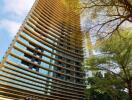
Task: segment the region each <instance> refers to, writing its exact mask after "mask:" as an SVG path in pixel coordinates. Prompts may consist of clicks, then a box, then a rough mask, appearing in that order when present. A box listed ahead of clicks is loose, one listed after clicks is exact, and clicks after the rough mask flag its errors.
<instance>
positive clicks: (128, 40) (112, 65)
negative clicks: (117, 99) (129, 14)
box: [84, 30, 132, 100]
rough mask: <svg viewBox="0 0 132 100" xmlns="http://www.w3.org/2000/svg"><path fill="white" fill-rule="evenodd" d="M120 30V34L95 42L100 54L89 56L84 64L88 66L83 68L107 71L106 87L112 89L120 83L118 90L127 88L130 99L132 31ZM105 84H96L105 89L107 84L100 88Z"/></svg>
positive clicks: (131, 89) (131, 91) (131, 95)
mask: <svg viewBox="0 0 132 100" xmlns="http://www.w3.org/2000/svg"><path fill="white" fill-rule="evenodd" d="M120 32H121V33H120V35H118V34H117V33H114V34H113V35H112V36H111V37H110V38H109V39H106V40H103V41H101V40H100V42H97V46H96V48H98V50H99V51H100V54H96V55H92V56H90V57H89V58H88V59H87V60H86V61H85V62H84V64H85V65H86V66H88V67H86V68H85V69H87V70H97V71H98V70H104V71H106V72H107V73H109V74H108V76H107V77H106V78H104V79H103V82H104V83H105V84H106V85H107V86H108V87H109V86H110V87H109V89H112V91H113V90H117V88H115V87H117V86H119V85H121V84H122V86H121V88H120V90H124V89H125V88H127V90H128V94H129V97H130V100H132V31H131V30H124V31H123V30H122V31H120ZM107 78H108V79H107ZM105 79H106V80H105ZM96 80H98V83H99V82H100V78H99V79H98V77H97V78H96ZM107 81H108V83H107ZM101 82H102V80H101ZM105 84H104V85H102V86H100V85H101V83H99V84H96V85H97V86H100V88H101V89H105V88H106V87H107V86H106V87H105V88H102V87H103V86H105ZM112 86H114V87H113V88H112ZM123 86H124V88H123ZM106 89H107V88H106ZM118 90H119V89H118ZM113 92H114V91H113Z"/></svg>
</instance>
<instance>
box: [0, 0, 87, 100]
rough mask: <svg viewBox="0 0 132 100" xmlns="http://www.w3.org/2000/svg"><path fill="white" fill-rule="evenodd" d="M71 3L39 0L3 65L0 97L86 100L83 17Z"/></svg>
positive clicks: (61, 0) (65, 0)
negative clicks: (81, 23)
mask: <svg viewBox="0 0 132 100" xmlns="http://www.w3.org/2000/svg"><path fill="white" fill-rule="evenodd" d="M71 1H72V0H69V2H68V0H36V2H35V3H34V5H33V7H32V9H31V10H30V12H29V14H28V15H27V17H26V19H25V21H24V22H23V24H22V26H21V27H20V30H19V31H18V33H17V35H16V36H15V38H14V40H13V41H12V43H11V45H10V47H9V48H8V50H7V52H6V54H5V56H4V58H3V60H2V62H1V68H0V96H3V97H6V98H11V99H13V100H15V99H16V100H20V99H22V100H23V99H24V100H26V99H27V100H28V99H31V100H52V99H53V100H56V99H57V100H83V98H84V88H85V86H84V80H83V78H84V72H83V71H82V70H81V66H82V65H81V63H82V61H83V49H82V48H83V46H82V33H81V31H80V16H79V15H78V14H76V12H75V11H74V6H76V4H74V5H73V4H72V6H71V3H72V2H71ZM73 1H74V0H73ZM73 3H74V2H73Z"/></svg>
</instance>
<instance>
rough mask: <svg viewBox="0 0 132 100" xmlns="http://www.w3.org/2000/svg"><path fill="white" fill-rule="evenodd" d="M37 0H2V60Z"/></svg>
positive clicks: (0, 14) (0, 41)
mask: <svg viewBox="0 0 132 100" xmlns="http://www.w3.org/2000/svg"><path fill="white" fill-rule="evenodd" d="M34 1H35V0H0V9H1V11H0V61H1V60H2V58H3V56H4V55H5V52H6V51H7V49H8V47H9V46H10V44H11V41H12V40H13V38H14V36H15V35H16V33H17V32H18V30H19V27H20V25H21V24H22V22H23V20H24V18H25V16H26V15H27V13H28V12H29V10H30V8H31V7H32V5H33V3H34Z"/></svg>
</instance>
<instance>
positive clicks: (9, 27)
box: [0, 19, 21, 37]
mask: <svg viewBox="0 0 132 100" xmlns="http://www.w3.org/2000/svg"><path fill="white" fill-rule="evenodd" d="M20 25H21V23H18V22H15V21H11V20H8V19H4V20H2V21H1V22H0V29H4V30H6V31H8V33H10V34H9V35H10V36H11V37H13V36H14V35H15V34H16V33H17V31H18V30H19V27H20Z"/></svg>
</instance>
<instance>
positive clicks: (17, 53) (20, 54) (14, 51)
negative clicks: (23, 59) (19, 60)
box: [12, 48, 24, 56]
mask: <svg viewBox="0 0 132 100" xmlns="http://www.w3.org/2000/svg"><path fill="white" fill-rule="evenodd" d="M12 52H13V53H14V54H16V55H18V56H23V55H24V53H22V52H20V51H18V50H16V49H14V48H13V49H12Z"/></svg>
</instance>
